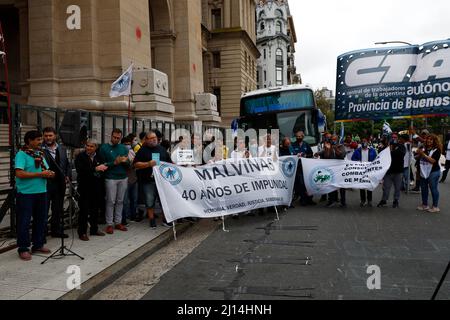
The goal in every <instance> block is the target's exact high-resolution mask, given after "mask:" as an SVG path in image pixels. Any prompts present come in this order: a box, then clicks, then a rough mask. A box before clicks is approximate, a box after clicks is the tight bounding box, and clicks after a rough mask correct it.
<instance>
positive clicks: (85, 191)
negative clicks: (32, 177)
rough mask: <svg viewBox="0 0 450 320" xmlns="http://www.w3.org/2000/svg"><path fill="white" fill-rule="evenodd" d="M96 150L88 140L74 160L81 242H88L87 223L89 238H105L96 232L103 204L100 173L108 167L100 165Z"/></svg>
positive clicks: (102, 181)
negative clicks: (83, 149) (78, 195)
mask: <svg viewBox="0 0 450 320" xmlns="http://www.w3.org/2000/svg"><path fill="white" fill-rule="evenodd" d="M97 148H98V145H97V143H96V142H95V141H93V140H89V141H88V142H87V143H86V150H85V151H84V152H81V153H80V154H79V155H78V156H77V158H76V159H75V168H76V169H77V181H78V193H79V194H80V200H79V205H80V214H79V218H78V236H79V237H80V240H82V241H89V237H88V235H87V229H88V221H89V225H90V226H91V229H90V235H91V236H105V234H104V233H103V232H100V231H99V230H98V213H99V210H100V207H101V205H102V204H103V203H104V198H103V197H102V186H103V184H104V183H105V182H104V179H103V177H102V173H103V172H105V171H106V170H108V167H106V166H105V165H103V164H102V162H101V159H100V158H99V156H98V155H97Z"/></svg>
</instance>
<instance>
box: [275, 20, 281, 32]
mask: <svg viewBox="0 0 450 320" xmlns="http://www.w3.org/2000/svg"><path fill="white" fill-rule="evenodd" d="M275 30H276V33H282V32H283V24H282V23H281V21H277V23H276V25H275Z"/></svg>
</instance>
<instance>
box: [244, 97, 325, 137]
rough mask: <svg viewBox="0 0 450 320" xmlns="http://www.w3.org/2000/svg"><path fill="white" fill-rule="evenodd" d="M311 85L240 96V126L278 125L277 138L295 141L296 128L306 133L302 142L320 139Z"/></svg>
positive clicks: (260, 126)
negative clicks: (304, 87)
mask: <svg viewBox="0 0 450 320" xmlns="http://www.w3.org/2000/svg"><path fill="white" fill-rule="evenodd" d="M317 111H318V110H317V108H316V107H315V100H314V93H313V91H312V90H310V89H293V90H285V91H278V92H276V91H274V92H269V93H263V94H254V95H250V96H248V97H244V98H242V100H241V117H240V119H239V126H240V128H241V129H243V130H244V131H246V130H248V129H255V130H260V129H267V130H271V129H278V130H280V139H283V138H285V137H288V138H291V139H292V141H293V142H295V134H296V133H297V132H298V131H303V132H304V133H305V142H307V143H308V144H310V145H311V146H316V145H318V143H319V127H318V122H319V119H318V112H317Z"/></svg>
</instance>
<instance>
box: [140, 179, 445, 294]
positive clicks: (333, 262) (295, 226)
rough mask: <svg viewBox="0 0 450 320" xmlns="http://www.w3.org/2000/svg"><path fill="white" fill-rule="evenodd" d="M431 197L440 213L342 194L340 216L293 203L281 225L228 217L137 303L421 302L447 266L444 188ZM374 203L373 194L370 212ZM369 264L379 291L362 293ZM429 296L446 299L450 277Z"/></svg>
mask: <svg viewBox="0 0 450 320" xmlns="http://www.w3.org/2000/svg"><path fill="white" fill-rule="evenodd" d="M440 191H441V205H440V207H441V209H442V213H440V214H431V213H421V212H418V211H416V207H417V206H418V205H419V204H420V195H418V194H410V195H405V194H402V199H401V201H400V208H399V209H393V208H392V202H390V207H388V208H383V209H379V208H376V207H374V208H360V207H359V191H348V192H347V198H348V199H347V202H348V208H346V209H343V208H338V207H336V208H330V209H329V208H325V203H319V204H318V205H317V206H315V207H306V208H304V207H300V206H299V204H298V203H296V205H297V206H296V208H294V209H290V210H289V211H288V212H285V213H281V215H280V217H281V220H280V221H274V218H275V217H276V215H275V214H274V213H266V214H265V215H264V216H255V217H250V216H244V217H241V218H240V219H239V220H232V219H227V220H226V228H227V229H228V230H229V232H224V231H222V229H221V228H218V229H217V230H215V231H214V232H212V233H211V234H210V235H209V236H208V237H207V238H206V239H205V240H204V241H203V242H202V243H201V244H200V245H199V246H198V247H196V249H195V250H194V251H193V252H192V253H190V254H189V255H188V256H187V257H186V258H184V259H183V260H182V261H181V262H180V263H179V264H178V265H176V266H175V267H173V268H172V269H171V270H170V271H168V272H167V273H165V274H164V276H162V277H161V279H160V280H159V282H158V284H156V285H155V286H154V287H153V288H152V289H151V290H150V291H149V292H148V293H147V294H145V296H144V297H143V299H144V300H166V299H169V300H216V299H217V300H224V299H225V300H276V299H301V300H322V299H326V300H361V299H364V300H366V299H368V300H381V299H388V300H391V299H414V300H416V299H420V300H422V299H425V300H428V299H430V298H431V296H432V294H433V292H434V289H435V288H436V286H437V284H438V281H439V279H440V278H441V276H442V274H443V272H444V270H445V268H446V266H447V263H448V262H449V260H450V232H449V230H450V210H449V209H448V208H449V206H450V201H449V195H450V184H446V185H440ZM380 198H381V188H379V189H378V190H377V191H376V192H375V194H374V204H375V205H376V204H377V203H378V201H379V200H380ZM317 200H318V199H316V201H317ZM179 245H181V246H182V244H179ZM369 266H378V267H379V270H380V273H381V277H380V281H381V282H380V285H381V289H379V290H377V289H374V290H370V289H369V288H368V286H367V282H368V278H369V277H370V276H371V275H372V273H370V274H369V273H368V267H369ZM370 283H374V282H373V281H370ZM438 298H439V299H450V276H449V277H447V280H446V282H445V283H444V285H443V287H442V289H441V291H440V294H439V296H438Z"/></svg>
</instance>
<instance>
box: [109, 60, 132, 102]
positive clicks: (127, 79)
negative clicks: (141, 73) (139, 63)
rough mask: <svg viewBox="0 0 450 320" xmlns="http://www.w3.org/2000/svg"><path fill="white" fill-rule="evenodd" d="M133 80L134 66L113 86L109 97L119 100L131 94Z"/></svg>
mask: <svg viewBox="0 0 450 320" xmlns="http://www.w3.org/2000/svg"><path fill="white" fill-rule="evenodd" d="M132 80H133V64H132V65H131V66H130V67H129V68H128V69H127V71H125V72H124V73H123V74H122V75H121V76H120V78H119V79H117V80H116V81H115V82H114V83H113V84H112V86H111V92H110V93H109V96H110V97H111V98H117V97H120V96H129V95H130V94H131V82H132Z"/></svg>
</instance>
